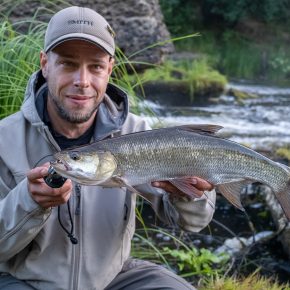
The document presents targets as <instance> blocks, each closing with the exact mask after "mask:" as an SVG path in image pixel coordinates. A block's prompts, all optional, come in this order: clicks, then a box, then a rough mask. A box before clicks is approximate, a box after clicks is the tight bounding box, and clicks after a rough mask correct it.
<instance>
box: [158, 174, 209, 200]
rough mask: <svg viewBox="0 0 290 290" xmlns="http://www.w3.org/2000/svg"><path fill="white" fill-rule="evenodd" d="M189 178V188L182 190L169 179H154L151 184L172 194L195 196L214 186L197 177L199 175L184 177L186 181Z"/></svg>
mask: <svg viewBox="0 0 290 290" xmlns="http://www.w3.org/2000/svg"><path fill="white" fill-rule="evenodd" d="M189 179H190V186H191V190H188V189H187V188H188V187H187V188H186V190H185V189H184V191H182V188H181V187H180V186H174V184H172V183H171V182H169V181H155V182H152V186H154V187H157V188H161V189H163V190H165V191H166V192H168V193H172V194H174V195H180V196H191V197H193V196H195V197H200V196H202V195H203V193H204V191H210V190H212V189H213V188H214V186H213V185H212V184H211V183H209V182H208V181H206V180H204V179H202V178H199V177H192V178H188V177H187V178H186V181H187V182H188V181H189ZM189 191H192V194H190V192H189Z"/></svg>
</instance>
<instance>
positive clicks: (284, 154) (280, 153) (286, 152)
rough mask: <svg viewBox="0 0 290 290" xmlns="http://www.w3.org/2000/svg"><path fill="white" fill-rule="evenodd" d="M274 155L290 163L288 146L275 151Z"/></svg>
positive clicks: (289, 148)
mask: <svg viewBox="0 0 290 290" xmlns="http://www.w3.org/2000/svg"><path fill="white" fill-rule="evenodd" d="M276 154H277V155H278V156H280V157H282V158H285V159H287V160H288V161H290V144H289V145H288V146H285V147H281V148H279V149H277V151H276Z"/></svg>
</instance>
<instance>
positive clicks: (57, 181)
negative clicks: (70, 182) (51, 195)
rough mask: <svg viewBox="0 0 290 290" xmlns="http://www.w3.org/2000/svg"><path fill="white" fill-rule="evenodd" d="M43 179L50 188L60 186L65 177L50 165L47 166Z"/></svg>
mask: <svg viewBox="0 0 290 290" xmlns="http://www.w3.org/2000/svg"><path fill="white" fill-rule="evenodd" d="M43 179H44V181H45V183H46V184H47V185H48V186H50V187H52V188H60V187H62V186H63V185H64V183H65V182H66V180H67V178H65V177H63V176H61V175H59V174H58V173H57V172H56V171H55V169H54V168H53V166H51V165H50V166H49V168H48V175H47V176H45V177H44V178H43Z"/></svg>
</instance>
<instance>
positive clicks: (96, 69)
mask: <svg viewBox="0 0 290 290" xmlns="http://www.w3.org/2000/svg"><path fill="white" fill-rule="evenodd" d="M92 68H93V70H95V71H102V70H104V66H103V65H100V64H94V65H92Z"/></svg>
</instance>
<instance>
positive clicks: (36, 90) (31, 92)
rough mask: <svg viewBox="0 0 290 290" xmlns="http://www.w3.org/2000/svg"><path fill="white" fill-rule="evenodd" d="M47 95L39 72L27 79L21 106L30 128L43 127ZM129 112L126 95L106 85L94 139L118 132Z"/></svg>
mask: <svg viewBox="0 0 290 290" xmlns="http://www.w3.org/2000/svg"><path fill="white" fill-rule="evenodd" d="M46 94H47V86H46V81H45V79H44V78H43V76H42V73H41V71H38V72H35V73H34V74H33V75H32V76H31V77H30V79H29V82H28V85H27V87H26V92H25V97H24V101H23V104H22V106H21V111H22V113H23V115H24V117H25V118H26V119H27V120H28V121H29V122H30V123H31V124H32V126H36V127H38V126H44V123H43V121H42V120H43V111H44V110H43V108H44V105H45V98H44V96H45V95H46ZM128 112H129V104H128V96H127V94H126V93H125V92H124V91H123V90H121V89H120V88H118V87H117V86H115V85H113V84H108V87H107V90H106V94H105V97H104V100H103V102H102V103H101V104H100V106H99V108H98V112H97V116H96V125H95V132H94V139H95V140H101V139H104V138H105V137H107V136H109V135H111V134H112V133H115V132H117V131H119V130H120V129H121V127H122V125H123V124H124V122H125V120H126V118H127V115H128Z"/></svg>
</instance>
